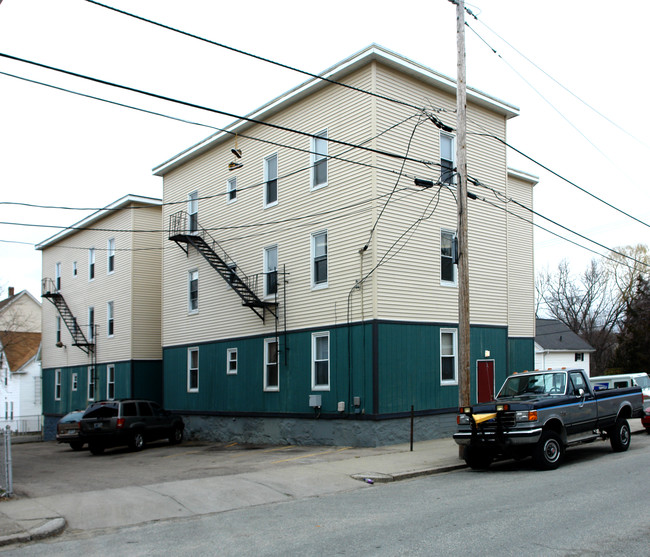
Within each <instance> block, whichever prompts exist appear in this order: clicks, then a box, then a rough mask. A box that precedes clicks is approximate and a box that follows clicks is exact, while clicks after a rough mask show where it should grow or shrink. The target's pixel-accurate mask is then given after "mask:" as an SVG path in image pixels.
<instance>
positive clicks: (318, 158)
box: [311, 130, 327, 189]
mask: <svg viewBox="0 0 650 557" xmlns="http://www.w3.org/2000/svg"><path fill="white" fill-rule="evenodd" d="M311 165H312V166H311V187H312V189H316V188H321V187H324V186H326V185H327V130H324V131H322V132H320V133H317V134H316V137H312V138H311Z"/></svg>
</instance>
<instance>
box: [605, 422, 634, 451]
mask: <svg viewBox="0 0 650 557" xmlns="http://www.w3.org/2000/svg"><path fill="white" fill-rule="evenodd" d="M609 442H610V443H611V445H612V450H613V451H614V452H615V453H622V452H624V451H627V450H628V449H629V448H630V424H628V423H627V420H626V419H625V418H619V419H618V420H616V424H614V427H613V428H612V429H610V430H609Z"/></svg>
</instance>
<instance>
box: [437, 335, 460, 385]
mask: <svg viewBox="0 0 650 557" xmlns="http://www.w3.org/2000/svg"><path fill="white" fill-rule="evenodd" d="M443 333H451V334H453V343H454V344H453V345H454V379H443V378H442V358H443V355H442V335H443ZM438 346H439V347H440V384H441V385H458V329H440V338H439V344H438Z"/></svg>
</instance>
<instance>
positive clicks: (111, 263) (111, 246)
mask: <svg viewBox="0 0 650 557" xmlns="http://www.w3.org/2000/svg"><path fill="white" fill-rule="evenodd" d="M106 253H107V254H108V260H107V261H106V268H107V269H108V274H109V275H110V274H111V273H112V272H114V271H115V238H110V239H109V240H108V249H107V250H106Z"/></svg>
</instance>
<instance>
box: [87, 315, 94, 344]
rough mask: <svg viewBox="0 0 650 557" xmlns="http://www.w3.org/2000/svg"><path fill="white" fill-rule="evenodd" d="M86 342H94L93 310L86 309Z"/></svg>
mask: <svg viewBox="0 0 650 557" xmlns="http://www.w3.org/2000/svg"><path fill="white" fill-rule="evenodd" d="M88 340H89V341H90V342H93V341H94V340H95V308H94V307H89V308H88Z"/></svg>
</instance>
